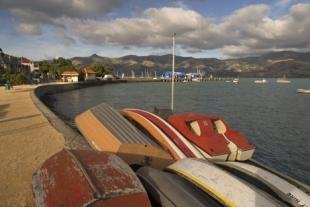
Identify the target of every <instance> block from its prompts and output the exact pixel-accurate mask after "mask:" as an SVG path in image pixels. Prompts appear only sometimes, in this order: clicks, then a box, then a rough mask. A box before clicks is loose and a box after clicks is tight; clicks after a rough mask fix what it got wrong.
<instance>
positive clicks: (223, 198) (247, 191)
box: [167, 159, 287, 207]
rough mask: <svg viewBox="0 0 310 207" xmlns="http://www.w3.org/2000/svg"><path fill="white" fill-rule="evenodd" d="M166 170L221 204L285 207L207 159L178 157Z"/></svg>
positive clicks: (234, 206) (242, 206) (282, 203)
mask: <svg viewBox="0 0 310 207" xmlns="http://www.w3.org/2000/svg"><path fill="white" fill-rule="evenodd" d="M167 169H168V170H169V171H172V172H175V173H176V174H178V175H180V176H182V177H184V178H185V179H187V180H189V181H191V182H192V183H194V184H195V185H196V186H197V187H199V188H200V189H202V190H203V191H205V192H206V193H208V194H210V195H212V196H213V197H214V198H215V199H217V200H218V201H219V202H220V203H222V204H223V205H224V206H229V207H236V206H238V207H256V206H268V207H272V206H277V207H279V206H282V207H283V206H287V205H286V204H285V203H284V202H282V201H280V200H278V199H276V198H273V197H271V196H270V194H267V193H265V192H263V191H261V190H259V189H258V188H256V187H254V186H250V185H248V184H247V183H245V182H244V181H242V180H240V179H239V178H237V177H235V176H234V175H232V174H230V173H229V172H227V171H225V170H223V169H221V168H219V167H218V166H216V165H214V164H213V163H211V162H209V161H207V160H201V159H182V160H179V161H177V162H175V163H173V164H172V165H170V166H168V167H167Z"/></svg>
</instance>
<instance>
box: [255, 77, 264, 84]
mask: <svg viewBox="0 0 310 207" xmlns="http://www.w3.org/2000/svg"><path fill="white" fill-rule="evenodd" d="M254 83H267V80H266V79H265V78H263V79H261V80H255V81H254Z"/></svg>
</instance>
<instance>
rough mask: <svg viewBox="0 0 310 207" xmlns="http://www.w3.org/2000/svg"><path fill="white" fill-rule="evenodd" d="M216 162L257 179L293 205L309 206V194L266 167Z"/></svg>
mask: <svg viewBox="0 0 310 207" xmlns="http://www.w3.org/2000/svg"><path fill="white" fill-rule="evenodd" d="M218 164H220V165H224V166H228V167H229V168H233V169H236V170H238V171H241V172H243V173H245V174H247V175H250V176H252V177H254V178H256V179H258V180H259V181H261V182H263V183H264V184H266V185H267V186H268V187H270V188H271V189H272V190H273V191H274V192H275V193H276V194H277V195H278V196H279V197H280V198H281V199H282V200H284V201H285V202H287V203H290V204H291V205H293V206H310V196H309V195H308V194H307V193H305V192H304V191H302V190H301V189H299V188H297V187H296V186H294V185H293V184H291V183H289V182H288V181H286V180H285V179H283V178H281V177H280V176H278V175H276V174H274V173H272V172H270V171H268V170H266V169H263V168H261V167H258V166H255V165H252V164H248V163H241V162H219V163H218Z"/></svg>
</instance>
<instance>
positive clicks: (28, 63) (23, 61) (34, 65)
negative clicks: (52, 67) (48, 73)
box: [20, 57, 40, 72]
mask: <svg viewBox="0 0 310 207" xmlns="http://www.w3.org/2000/svg"><path fill="white" fill-rule="evenodd" d="M20 62H21V64H22V65H25V66H29V68H30V72H33V71H35V70H39V69H40V68H39V64H38V63H35V62H33V61H31V60H29V59H27V58H24V57H21V61H20Z"/></svg>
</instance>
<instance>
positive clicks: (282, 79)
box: [276, 75, 291, 83]
mask: <svg viewBox="0 0 310 207" xmlns="http://www.w3.org/2000/svg"><path fill="white" fill-rule="evenodd" d="M276 82H277V83H291V81H290V80H288V79H287V78H286V76H285V75H284V76H283V77H282V78H278V79H277V80H276Z"/></svg>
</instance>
